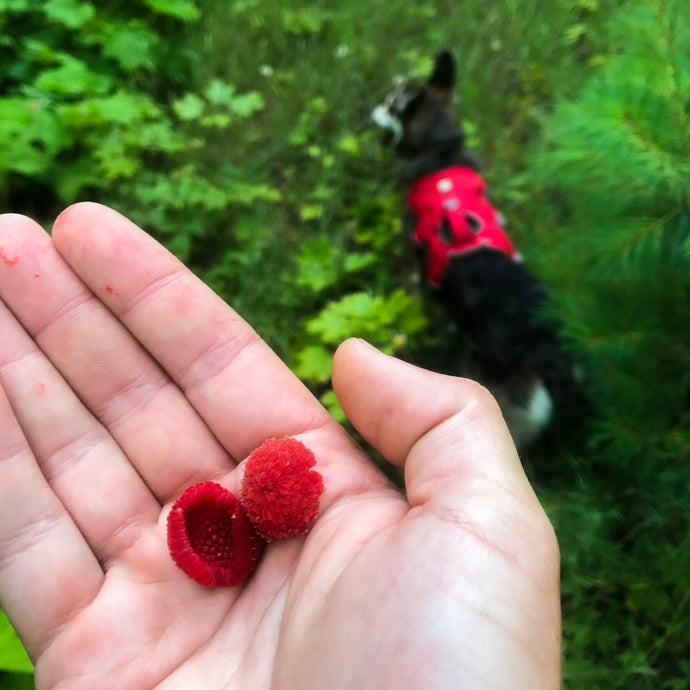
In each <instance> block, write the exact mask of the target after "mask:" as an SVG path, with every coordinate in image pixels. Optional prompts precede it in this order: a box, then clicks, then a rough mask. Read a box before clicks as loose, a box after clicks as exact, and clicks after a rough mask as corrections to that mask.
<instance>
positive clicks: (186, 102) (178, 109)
mask: <svg viewBox="0 0 690 690" xmlns="http://www.w3.org/2000/svg"><path fill="white" fill-rule="evenodd" d="M172 107H173V110H174V111H175V114H176V115H177V116H178V117H179V118H180V120H187V121H188V120H196V119H197V118H199V117H201V114H202V113H203V112H204V108H205V107H206V103H204V101H203V100H202V99H201V98H200V97H199V96H197V95H196V94H195V93H188V94H185V96H184V97H182V98H180V99H178V100H176V101H174V102H173V104H172Z"/></svg>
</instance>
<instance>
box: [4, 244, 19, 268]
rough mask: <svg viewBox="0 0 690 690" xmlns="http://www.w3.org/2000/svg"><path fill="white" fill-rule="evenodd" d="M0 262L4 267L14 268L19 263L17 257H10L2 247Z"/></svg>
mask: <svg viewBox="0 0 690 690" xmlns="http://www.w3.org/2000/svg"><path fill="white" fill-rule="evenodd" d="M0 261H2V263H4V264H5V266H14V265H15V264H17V263H19V257H18V256H10V255H9V254H8V253H7V252H6V251H5V248H4V247H0Z"/></svg>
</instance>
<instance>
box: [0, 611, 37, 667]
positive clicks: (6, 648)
mask: <svg viewBox="0 0 690 690" xmlns="http://www.w3.org/2000/svg"><path fill="white" fill-rule="evenodd" d="M0 669H3V670H5V671H21V672H23V673H32V672H33V670H34V667H33V664H32V663H31V660H30V659H29V655H28V654H27V653H26V651H25V650H24V647H23V646H22V643H21V642H20V641H19V638H18V637H17V634H16V633H15V632H14V630H13V628H12V626H11V625H10V622H9V621H8V620H7V616H6V615H5V614H4V612H3V611H0Z"/></svg>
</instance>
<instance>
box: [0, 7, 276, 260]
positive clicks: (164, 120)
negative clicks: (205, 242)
mask: <svg viewBox="0 0 690 690" xmlns="http://www.w3.org/2000/svg"><path fill="white" fill-rule="evenodd" d="M146 5H147V7H148V8H149V9H150V11H151V12H150V14H148V15H147V14H145V13H144V14H142V13H137V15H132V16H127V14H126V13H125V12H122V11H121V9H120V7H119V5H118V4H117V3H111V4H109V3H105V4H102V5H100V6H99V7H98V8H96V7H95V6H94V5H91V4H89V3H80V2H76V1H75V0H50V2H46V3H42V4H39V3H28V4H23V3H6V4H4V5H3V6H0V26H6V27H9V26H16V27H20V28H19V30H15V31H13V32H12V33H11V34H9V35H7V36H6V38H5V39H4V40H3V42H2V47H1V50H0V77H1V79H2V81H1V84H2V95H1V96H0V110H2V112H3V114H4V117H3V119H2V123H1V124H0V152H1V153H0V188H1V189H2V193H1V196H0V203H2V206H5V207H12V206H16V205H17V203H19V204H20V205H21V203H22V201H23V195H24V190H26V189H27V188H30V186H31V185H38V186H39V188H41V189H46V190H50V193H49V195H48V198H47V199H44V200H43V202H42V205H41V211H42V212H43V213H47V212H48V213H49V212H50V211H51V210H52V209H53V208H55V209H57V208H59V207H61V206H63V205H64V204H66V203H71V202H73V201H76V200H79V199H81V198H94V199H97V200H99V201H103V202H105V203H109V204H111V205H113V206H115V207H118V208H127V210H128V212H129V213H130V215H132V216H133V217H134V218H135V219H136V220H137V221H139V222H140V223H142V224H143V225H144V226H147V227H150V226H155V228H156V231H157V232H158V233H160V235H161V236H162V237H163V238H167V239H168V240H169V244H170V246H171V248H172V249H173V250H174V251H176V252H177V253H178V254H180V256H182V257H183V258H189V257H190V252H191V248H192V246H193V245H194V243H195V242H197V241H198V240H199V239H200V238H203V237H205V236H208V235H209V234H210V233H211V232H212V230H213V227H214V223H215V224H218V223H221V222H222V223H224V221H225V218H226V217H227V214H228V213H229V212H230V210H231V209H234V208H238V207H242V206H246V205H251V204H254V203H257V202H261V201H267V202H270V201H273V200H275V199H277V198H278V197H279V194H278V193H277V192H276V191H275V190H274V189H272V188H271V187H270V186H269V185H268V184H266V183H262V182H259V181H256V182H252V181H251V180H250V179H248V177H247V176H246V175H245V174H242V175H240V174H238V172H237V170H236V169H235V168H234V167H233V166H232V165H231V164H230V163H229V161H228V162H226V164H225V165H215V166H209V165H208V164H207V161H206V160H205V156H204V153H203V151H204V150H205V149H206V148H208V146H209V144H208V142H209V141H210V140H211V139H212V138H213V137H215V136H216V135H217V132H218V130H219V129H222V130H223V131H224V132H225V133H226V135H227V133H229V132H233V131H235V128H236V127H238V126H239V125H240V124H241V122H242V121H243V120H246V119H247V118H249V117H252V116H253V115H255V113H257V112H258V111H260V110H261V109H262V108H263V105H264V103H263V98H262V96H261V95H260V94H259V93H257V92H255V91H246V92H240V91H238V90H237V89H236V87H235V85H234V84H232V83H229V82H226V81H223V80H222V79H219V78H214V79H210V80H209V81H208V82H207V83H200V84H195V85H194V88H193V89H184V88H183V84H185V83H189V80H190V75H191V73H192V70H193V68H194V60H193V57H192V56H191V55H188V54H185V52H184V51H180V53H179V54H178V55H177V56H176V59H175V60H170V47H169V46H170V42H171V41H174V40H175V38H176V37H180V36H183V35H184V29H183V26H184V24H183V23H184V22H188V21H192V20H195V19H198V18H199V16H200V14H199V8H198V7H197V6H196V5H195V4H194V3H193V2H188V1H186V0H176V1H162V0H157V1H155V2H154V1H149V2H147V3H146ZM163 15H164V16H165V17H168V18H173V19H175V20H178V21H179V22H180V24H177V25H171V24H170V23H168V22H164V20H163V18H162V16H163ZM164 30H165V35H164V34H163V31H164ZM171 63H172V64H174V65H175V67H176V68H177V70H176V73H173V71H172V70H171V69H170V67H171Z"/></svg>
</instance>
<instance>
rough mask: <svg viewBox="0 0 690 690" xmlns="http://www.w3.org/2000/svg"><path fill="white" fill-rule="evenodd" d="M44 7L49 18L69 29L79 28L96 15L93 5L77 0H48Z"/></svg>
mask: <svg viewBox="0 0 690 690" xmlns="http://www.w3.org/2000/svg"><path fill="white" fill-rule="evenodd" d="M42 9H43V11H44V12H45V13H46V16H47V17H48V19H51V20H52V21H54V22H57V23H58V24H64V25H65V26H66V27H67V28H69V29H79V28H80V27H82V26H83V25H84V24H86V23H87V22H89V21H91V20H92V19H93V18H94V17H95V16H96V10H95V9H94V8H93V5H91V4H89V3H88V2H77V0H47V2H44V3H43V6H42Z"/></svg>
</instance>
